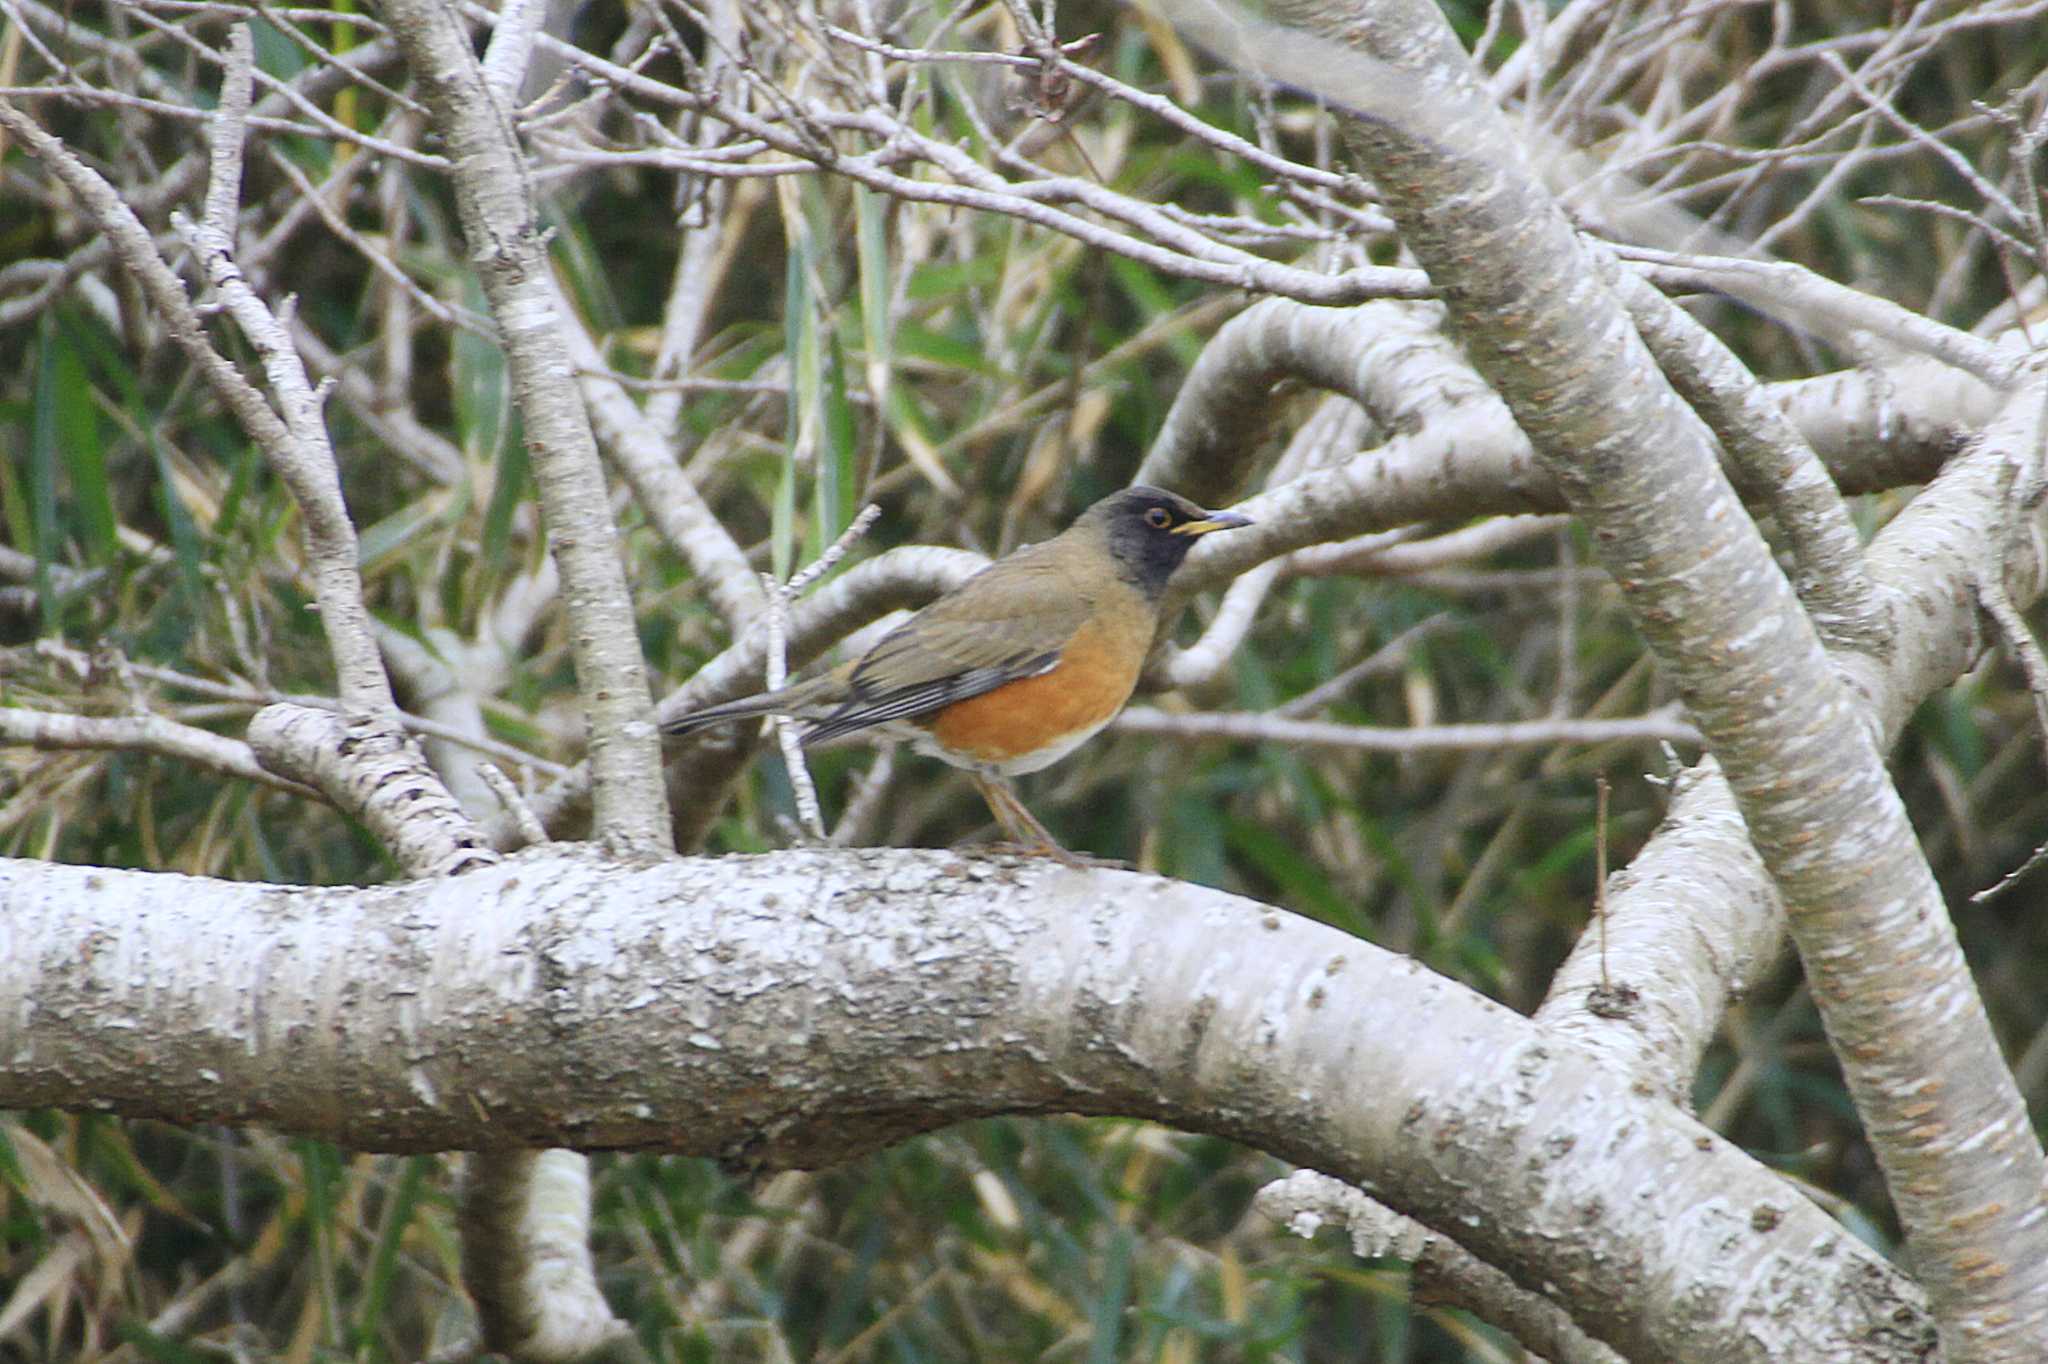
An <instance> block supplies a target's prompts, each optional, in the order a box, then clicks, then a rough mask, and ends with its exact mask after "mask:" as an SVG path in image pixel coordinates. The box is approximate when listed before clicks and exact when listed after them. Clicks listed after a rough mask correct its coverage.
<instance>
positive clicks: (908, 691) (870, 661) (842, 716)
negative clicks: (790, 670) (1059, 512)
mask: <svg viewBox="0 0 2048 1364" xmlns="http://www.w3.org/2000/svg"><path fill="white" fill-rule="evenodd" d="M1029 556H1030V552H1029V551H1026V552H1025V554H1024V555H1020V556H1015V557H1012V558H1010V559H1006V560H1004V561H1003V563H1002V564H1001V565H1000V568H1001V570H1002V571H1001V572H998V573H990V572H983V573H982V574H980V575H978V576H976V577H973V578H970V579H969V580H968V581H967V582H965V583H963V584H962V585H961V587H960V589H959V590H958V591H956V592H954V593H952V594H950V595H948V596H945V597H941V598H940V599H939V600H938V601H935V602H933V603H932V604H931V605H930V606H927V607H926V608H925V609H924V610H922V611H920V612H918V613H917V614H916V615H915V616H913V617H911V618H910V619H909V620H907V621H905V622H904V623H903V624H902V625H900V626H898V627H897V628H896V629H894V630H892V631H890V632H889V634H887V635H886V636H884V637H883V639H882V641H881V643H879V644H877V645H876V646H875V647H874V648H873V649H872V650H870V651H869V652H868V654H867V656H866V657H864V658H862V659H861V661H860V664H859V666H857V667H856V668H855V669H854V670H853V673H852V675H851V677H850V678H848V682H849V685H850V686H851V688H852V691H853V695H852V697H851V698H850V699H849V700H848V701H847V702H846V703H845V704H844V705H842V706H840V707H839V708H838V709H837V710H835V711H834V712H833V713H832V714H830V715H828V716H825V717H824V718H823V719H821V720H820V721H819V722H818V723H816V724H814V725H813V726H811V728H810V729H808V730H806V731H805V732H804V738H803V741H804V742H805V743H806V744H812V743H817V742H820V741H822V740H825V739H830V738H834V737H836V736H838V735H841V734H851V733H853V732H854V731H855V730H860V729H866V728H868V727H870V726H872V725H879V724H884V723H886V722H888V721H891V720H910V719H916V718H917V717H918V716H920V715H927V714H930V713H931V712H932V711H935V710H938V709H940V708H941V707H944V706H947V705H951V704H952V703H953V702H955V701H963V700H965V699H967V698H968V697H970V696H979V695H980V694H981V693H983V692H986V691H993V690H995V689H996V688H997V687H1000V686H1002V685H1003V684H1004V683H1005V682H1014V681H1016V680H1017V679H1018V678H1021V677H1035V676H1037V675H1038V674H1040V673H1044V672H1050V671H1051V670H1052V669H1053V668H1054V667H1056V666H1057V665H1058V664H1059V661H1060V650H1061V649H1062V648H1064V647H1065V646H1066V643H1067V641H1068V640H1070V639H1072V638H1073V636H1074V633H1075V632H1076V631H1077V630H1079V629H1080V628H1081V625H1082V623H1083V622H1084V621H1086V620H1087V619H1088V614H1089V610H1090V604H1089V602H1088V601H1087V600H1086V599H1085V598H1083V597H1081V596H1077V595H1076V594H1075V592H1074V587H1073V584H1072V582H1071V580H1069V579H1068V578H1067V576H1066V575H1065V574H1063V573H1062V572H1060V570H1059V569H1058V567H1057V566H1056V565H1053V564H1051V563H1041V562H1038V561H1037V560H1036V559H1034V558H1032V557H1029Z"/></svg>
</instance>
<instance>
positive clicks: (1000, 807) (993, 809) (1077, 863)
mask: <svg viewBox="0 0 2048 1364" xmlns="http://www.w3.org/2000/svg"><path fill="white" fill-rule="evenodd" d="M971 775H972V776H973V778H974V785H975V787H976V789H978V790H979V791H980V792H981V798H982V799H983V800H985V801H987V802H988V809H989V813H990V814H992V815H994V816H995V817H996V823H998V824H1000V825H1002V826H1003V832H1004V833H1006V834H1008V835H1009V836H1010V841H1011V845H1012V846H1013V847H1015V848H1016V850H1017V851H1018V852H1021V853H1026V854H1029V855H1031V856H1033V857H1050V858H1052V859H1053V860H1055V861H1057V862H1062V863H1065V864H1066V865H1067V866H1069V867H1121V866H1123V865H1124V864H1123V863H1121V862H1117V861H1114V860H1112V859H1109V858H1101V857H1086V856H1083V855H1082V854H1080V853H1075V852H1068V851H1067V850H1066V849H1065V848H1063V847H1061V846H1060V842H1059V840H1058V839H1056V838H1054V837H1053V836H1052V831H1051V830H1050V829H1048V828H1046V827H1045V826H1044V825H1043V824H1041V823H1039V822H1038V816H1036V815H1034V814H1032V813H1031V811H1030V810H1028V809H1026V808H1025V806H1024V802H1023V801H1021V800H1019V799H1017V793H1016V792H1015V791H1014V790H1012V789H1011V788H1010V784H1009V782H1007V781H1005V780H1004V779H1003V778H1001V777H998V776H996V775H994V774H993V773H989V772H983V771H980V770H979V769H977V770H975V771H973V772H972V773H971Z"/></svg>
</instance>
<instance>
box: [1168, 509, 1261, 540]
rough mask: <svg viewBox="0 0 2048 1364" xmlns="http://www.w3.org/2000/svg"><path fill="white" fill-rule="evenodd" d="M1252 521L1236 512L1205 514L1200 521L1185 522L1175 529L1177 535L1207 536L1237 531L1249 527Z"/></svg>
mask: <svg viewBox="0 0 2048 1364" xmlns="http://www.w3.org/2000/svg"><path fill="white" fill-rule="evenodd" d="M1251 523H1252V519H1251V518H1250V517H1249V516H1240V515H1238V514H1237V513H1236V512H1204V513H1203V514H1202V519H1201V520H1199V521H1183V522H1181V523H1180V524H1179V525H1177V526H1175V527H1174V528H1173V533H1174V534H1175V535H1207V534H1208V533H1209V532H1210V531H1212V530H1236V529H1237V528H1238V527H1239V526H1249V525H1250V524H1251Z"/></svg>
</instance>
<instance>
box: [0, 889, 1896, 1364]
mask: <svg viewBox="0 0 2048 1364" xmlns="http://www.w3.org/2000/svg"><path fill="white" fill-rule="evenodd" d="M480 906H487V907H488V912H479V907H480ZM80 943H99V944H103V946H102V947H101V948H99V949H98V950H95V951H91V952H81V951H80V950H79V944H80ZM1233 944H1234V945H1235V947H1232V946H1229V945H1233ZM366 945H374V947H372V948H370V949H368V950H366ZM1219 947H1220V949H1221V950H1219ZM0 961H4V962H6V963H8V969H7V971H6V972H5V974H4V975H0V1017H6V1018H9V1019H17V1020H22V1023H21V1024H20V1025H19V1026H17V1027H16V1028H15V1029H14V1031H13V1033H12V1035H11V1036H10V1048H9V1055H8V1056H7V1058H6V1059H5V1062H4V1069H0V1105H5V1106H10V1107H20V1106H30V1105H42V1104H58V1105H67V1104H87V1103H90V1104H93V1105H95V1106H98V1107H102V1108H107V1109H111V1110H113V1111H117V1112H122V1113H126V1114H130V1115H134V1116H156V1117H166V1118H170V1119H172V1120H174V1121H178V1122H203V1121H221V1122H230V1123H247V1122H261V1123H265V1124H268V1125H272V1126H276V1127H279V1128H282V1129H285V1130H288V1131H293V1132H303V1133H308V1134H317V1135H319V1136H322V1137H325V1138H328V1139H331V1140H336V1141H340V1142H343V1143H346V1144H349V1145H353V1146H359V1147H364V1148H370V1149H391V1150H440V1149H448V1148H451V1147H467V1148H488V1149H499V1150H503V1149H507V1148H513V1147H531V1146H540V1145H554V1146H559V1145H573V1146H577V1147H582V1148H586V1149H599V1148H615V1149H636V1148H637V1149H660V1150H674V1151H682V1152H689V1153H694V1154H704V1155H715V1156H717V1157H719V1158H721V1159H724V1160H728V1161H735V1162H738V1163H740V1164H743V1165H746V1166H749V1167H753V1168H771V1167H777V1166H787V1165H800V1166H809V1165H813V1164H817V1163H824V1162H835V1161H841V1160H845V1159H848V1158H850V1157H853V1156H855V1155H858V1154H861V1153H863V1152H866V1151H870V1150H873V1149H875V1148H877V1147H878V1146H882V1145H885V1144H888V1143H891V1142H894V1141H898V1140H900V1139H902V1138H903V1137H905V1136H908V1135H910V1134H912V1133H916V1132H920V1131H925V1130H929V1129H932V1128H936V1127H939V1126H942V1125H944V1124H947V1123H952V1122H957V1121H960V1120H963V1119H966V1118H971V1117H978V1116H985V1115H989V1114H995V1113H1059V1112H1079V1113H1116V1114H1133V1115H1139V1116H1147V1117H1152V1118H1157V1119H1159V1120H1161V1121H1165V1122H1169V1123H1173V1124H1175V1125H1178V1126H1182V1127H1186V1128H1189V1129H1192V1130H1198V1131H1204V1132H1211V1133H1216V1134H1219V1135H1224V1136H1228V1137H1230V1138H1232V1139H1234V1140H1238V1141H1243V1142H1248V1143H1250V1144H1252V1145H1254V1146H1258V1147H1260V1148H1262V1149H1265V1150H1268V1151H1272V1152H1274V1153H1276V1154H1279V1155H1281V1156H1283V1157H1285V1158H1287V1159H1289V1160H1292V1161H1295V1162H1297V1163H1299V1164H1304V1165H1308V1166H1311V1167H1313V1168H1316V1169H1321V1170H1325V1171H1328V1172H1330V1173H1332V1174H1335V1175H1337V1176H1339V1177H1341V1178H1344V1179H1346V1180H1349V1181H1351V1182H1352V1183H1356V1184H1369V1185H1370V1186H1371V1187H1373V1188H1374V1189H1375V1190H1376V1192H1378V1194H1379V1195H1380V1196H1381V1197H1382V1198H1383V1199H1384V1200H1385V1201H1386V1202H1387V1203H1389V1204H1390V1205H1392V1206H1394V1207H1396V1208H1398V1209H1400V1210H1402V1211H1405V1212H1410V1213H1416V1212H1426V1213H1427V1214H1428V1216H1429V1217H1430V1219H1431V1221H1433V1222H1443V1221H1448V1222H1450V1223H1452V1224H1455V1225H1458V1226H1460V1227H1461V1228H1465V1229H1468V1230H1469V1232H1470V1236H1469V1242H1470V1244H1471V1245H1472V1248H1473V1249H1474V1250H1476V1251H1478V1252H1479V1253H1481V1254H1483V1255H1485V1256H1486V1257H1487V1258H1488V1259H1489V1260H1491V1261H1492V1262H1493V1263H1495V1264H1498V1265H1500V1266H1502V1267H1503V1268H1506V1269H1507V1270H1509V1271H1510V1272H1511V1273H1513V1274H1515V1275H1516V1276H1517V1277H1518V1278H1520V1279H1521V1280H1522V1281H1523V1282H1525V1283H1542V1284H1545V1285H1546V1286H1547V1288H1548V1290H1549V1291H1550V1292H1552V1293H1553V1294H1554V1295H1555V1296H1557V1297H1558V1298H1560V1299H1562V1300H1564V1301H1566V1302H1569V1303H1571V1304H1572V1305H1573V1308H1574V1311H1575V1314H1576V1315H1578V1317H1579V1319H1580V1320H1581V1321H1582V1322H1583V1323H1585V1324H1586V1325H1588V1327H1589V1328H1590V1329H1593V1330H1594V1331H1595V1332H1596V1333H1598V1334H1599V1335H1600V1336H1602V1337H1603V1338H1604V1339H1606V1340H1608V1341H1609V1342H1610V1343H1612V1344H1613V1345H1615V1347H1616V1348H1617V1349H1620V1350H1621V1351H1622V1352H1623V1353H1625V1354H1628V1355H1631V1356H1635V1357H1641V1358H1658V1359H1662V1358H1706V1357H1711V1358H1715V1359H1745V1360H1761V1359H1828V1360H1845V1361H1846V1360H1886V1361H1906V1360H1909V1359H1910V1360H1918V1359H1919V1358H1920V1357H1921V1353H1920V1351H1921V1347H1922V1346H1923V1345H1924V1338H1923V1337H1924V1324H1923V1319H1922V1318H1921V1317H1920V1315H1919V1309H1918V1307H1917V1306H1916V1303H1915V1298H1914V1293H1913V1290H1912V1288H1911V1286H1910V1285H1909V1284H1908V1283H1907V1281H1906V1280H1905V1279H1904V1277H1903V1276H1902V1275H1901V1274H1900V1273H1899V1272H1898V1271H1897V1270H1896V1269H1894V1268H1892V1267H1891V1266H1889V1265H1887V1264H1886V1263H1885V1262H1884V1261H1883V1260H1882V1259H1881V1258H1880V1257H1878V1256H1877V1255H1876V1254H1874V1253H1873V1252H1872V1251H1870V1250H1869V1249H1868V1248H1866V1247H1864V1246H1862V1245H1861V1244H1860V1243H1858V1242H1857V1240H1856V1239H1855V1238H1854V1237H1853V1236H1852V1235H1850V1234H1849V1233H1848V1232H1846V1231H1845V1230H1843V1229H1842V1228H1841V1227H1839V1226H1837V1225H1836V1224H1835V1223H1834V1222H1833V1221H1832V1220H1831V1219H1829V1218H1828V1217H1827V1216H1826V1215H1825V1214H1823V1213H1822V1212H1821V1211H1820V1210H1819V1209H1817V1208H1816V1207H1814V1206H1813V1205H1812V1204H1811V1203H1810V1202H1808V1201H1807V1200H1806V1199H1804V1198H1803V1197H1801V1196H1800V1195H1799V1194H1798V1193H1797V1191H1795V1190H1793V1189H1792V1188H1791V1187H1790V1186H1788V1185H1787V1184H1785V1183H1784V1181H1783V1180H1781V1179H1780V1178H1779V1177H1778V1176H1777V1175H1775V1174H1773V1173H1772V1172H1770V1171H1768V1170H1766V1169H1764V1168H1763V1167H1761V1166H1759V1165H1758V1164H1756V1163H1755V1162H1754V1161H1752V1160H1751V1159H1749V1158H1748V1157H1747V1156H1746V1155H1744V1154H1743V1153H1741V1152H1740V1151H1738V1150H1736V1149H1735V1148H1733V1147H1731V1146H1729V1145H1728V1144H1726V1143H1724V1142H1721V1141H1720V1140H1718V1139H1717V1138H1715V1137H1713V1136H1712V1134H1710V1133H1708V1132H1707V1131H1706V1130H1705V1129H1703V1128H1701V1127H1700V1126H1699V1125H1698V1124H1696V1123H1694V1122H1693V1121H1691V1120H1690V1119H1688V1118H1686V1117H1684V1116H1682V1115H1680V1114H1678V1113H1675V1112H1673V1111H1672V1110H1671V1109H1670V1108H1669V1106H1668V1105H1665V1104H1664V1103H1662V1102H1661V1100H1659V1099H1657V1098H1656V1097H1654V1096H1643V1095H1640V1094H1637V1093H1635V1092H1634V1091H1633V1090H1632V1089H1631V1087H1630V1085H1629V1084H1628V1083H1627V1082H1626V1081H1625V1080H1622V1079H1619V1078H1617V1077H1615V1076H1612V1075H1610V1074H1608V1073H1606V1072H1605V1071H1604V1070H1603V1069H1602V1068H1601V1067H1600V1066H1599V1064H1598V1063H1596V1062H1595V1061H1593V1060H1592V1059H1591V1058H1590V1057H1588V1056H1586V1055H1585V1054H1583V1053H1581V1052H1579V1051H1578V1050H1576V1049H1575V1048H1572V1047H1570V1046H1566V1045H1560V1044H1558V1043H1557V1042H1555V1041H1554V1040H1552V1039H1548V1038H1546V1037H1545V1036H1544V1035H1543V1034H1542V1033H1541V1032H1540V1030H1538V1029H1537V1028H1535V1027H1534V1026H1533V1025H1532V1024H1530V1023H1529V1022H1528V1021H1527V1020H1525V1019H1522V1018H1520V1017H1518V1016H1516V1015H1515V1014H1513V1013H1512V1012H1510V1011H1508V1010H1506V1009H1504V1008H1501V1007H1500V1006H1499V1005H1496V1004H1493V1003H1491V1002H1490V1001H1488V1000H1485V999H1483V998H1481V997H1479V996H1478V995H1476V994H1474V993H1472V992H1471V991H1469V990H1466V989H1465V988H1463V987H1461V986H1458V985H1456V984H1454V983H1452V982H1450V981H1448V980H1445V979H1443V978H1441V977H1437V976H1435V975H1432V974H1431V973H1430V972H1428V971H1427V970H1425V969H1424V968H1423V967H1421V966H1420V965H1419V964H1417V963H1415V962H1413V961H1409V960H1406V959H1404V958H1400V957H1397V956H1395V955H1393V954H1390V953H1387V952H1383V951H1381V950H1380V949H1378V948H1375V947H1373V946H1372V945H1371V944H1369V943H1365V942H1361V941H1359V940H1357V939H1355V938H1352V937H1349V936H1347V935H1345V934H1343V933H1340V932H1338V931H1336V930H1334V929H1331V928H1328V927H1326V926H1323V925H1320V924H1316V923H1313V922H1311V921H1308V920H1306V919H1301V918H1297V917H1295V916H1293V915H1289V914H1285V913H1282V912H1280V911H1278V910H1274V909H1272V908H1269V907H1267V906H1263V905H1259V904H1256V903H1253V902H1250V901H1246V900H1241V899H1238V898H1236V897H1234V896H1230V895H1225V894H1222V893H1220V892H1216V891H1211V890H1206V889H1203V888H1201V887H1197V886H1192V885H1187V884H1181V883H1175V882H1169V881H1163V880H1160V879H1158V878H1154V877H1147V876H1139V875H1135V874H1130V873H1123V872H1108V871H1086V872H1077V871H1072V870H1068V869H1065V868H1060V867H1054V866H1051V865H1049V864H1046V863H1042V862H1035V861H1030V860H1026V861H1022V862H1018V861H1010V860H1001V859H988V858H963V857H960V856H958V855H956V854H951V853H933V852H907V851H883V850H865V851H861V852H829V853H828V852H790V853H780V854H774V855H770V856H765V857H744V858H743V857H728V858H720V859H716V860H705V859H690V860H681V861H671V862H664V863H660V864H657V865H652V866H646V867H638V868H626V867H622V866H620V865H618V864H616V863H611V862H608V861H605V860H604V859H602V858H600V857H598V856H596V855H594V854H592V853H589V852H587V851H583V852H573V853H564V852H561V851H552V852H549V853H545V854H520V855H517V856H515V857H512V858H509V859H507V860H506V861H505V862H504V863H502V864H500V865H498V866H493V867H483V868H479V869H477V870H474V871H472V872H470V873H469V874H468V875H466V876H462V877H459V878H454V879H446V880H436V881H424V882H415V883H410V884H407V885H403V886H393V887H378V888H372V889H366V890H326V889H310V890H294V889H286V888H278V887H264V886H251V885H246V884H238V883H229V882H214V881H205V880H199V879H195V878H188V877H178V876H170V875H162V874H148V873H136V872H121V871H110V870H105V869H100V868H89V867H72V866H61V865H51V864H40V863H30V862H13V861H9V862H0ZM137 1028H140V1029H141V1030H142V1032H143V1033H144V1034H146V1035H148V1036H149V1037H150V1038H151V1039H152V1047H151V1049H150V1055H149V1057H148V1058H147V1061H146V1063H145V1062H143V1061H140V1060H139V1059H138V1058H137V1057H136V1056H135V1054H134V1051H133V1047H132V1041H133V1038H134V1037H135V1036H136V1029H137ZM337 1094H348V1095H350V1096H351V1098H352V1101H351V1102H350V1103H348V1104H346V1105H343V1104H337V1103H336V1102H335V1096H336V1095H337ZM1787 1262H1796V1263H1798V1264H1799V1265H1801V1266H1802V1270H1801V1273H1800V1274H1799V1275H1798V1276H1796V1277H1794V1278H1793V1279H1791V1280H1788V1279H1787V1276H1785V1275H1783V1274H1781V1273H1776V1272H1774V1271H1773V1268H1772V1267H1773V1266H1777V1265H1782V1264H1784V1263H1787ZM1645 1285H1657V1286H1658V1291H1643V1289H1644V1286H1645Z"/></svg>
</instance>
